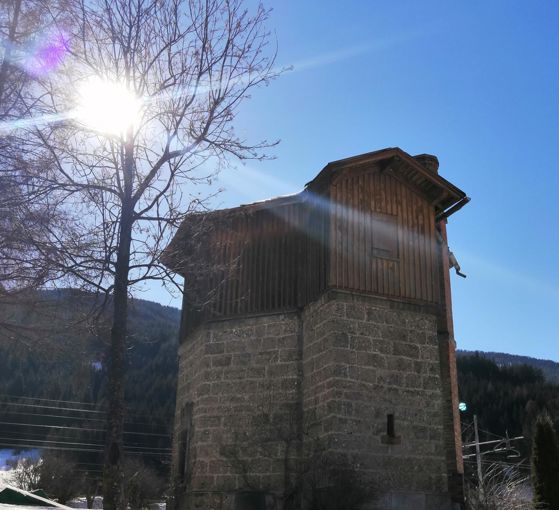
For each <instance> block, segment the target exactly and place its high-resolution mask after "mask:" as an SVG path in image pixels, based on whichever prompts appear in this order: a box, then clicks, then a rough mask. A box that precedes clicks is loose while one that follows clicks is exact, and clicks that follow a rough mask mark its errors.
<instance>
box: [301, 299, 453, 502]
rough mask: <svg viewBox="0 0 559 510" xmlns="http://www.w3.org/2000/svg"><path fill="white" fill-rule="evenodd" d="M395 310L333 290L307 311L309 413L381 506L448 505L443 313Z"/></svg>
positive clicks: (306, 394) (335, 452) (385, 302)
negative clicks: (391, 433) (391, 428)
mask: <svg viewBox="0 0 559 510" xmlns="http://www.w3.org/2000/svg"><path fill="white" fill-rule="evenodd" d="M391 306H392V308H391ZM394 306H395V305H391V303H390V302H389V301H388V300H371V299H370V298H367V297H365V296H363V297H360V296H358V295H355V294H353V295H352V294H347V293H342V292H333V291H331V292H330V293H328V294H326V295H325V296H323V297H322V298H321V299H320V300H319V301H318V302H317V303H314V304H312V305H311V306H310V307H309V308H308V309H307V310H306V311H305V319H304V338H305V345H304V374H305V377H304V412H305V415H306V416H313V419H314V421H315V424H316V425H315V430H317V433H318V434H319V435H320V436H321V438H322V440H323V441H324V442H325V443H326V444H327V448H328V451H329V453H330V455H331V456H333V457H334V458H338V459H340V461H341V462H342V463H345V464H346V465H348V466H350V467H351V468H352V469H354V470H356V471H357V472H359V473H360V474H361V475H362V476H364V478H365V480H368V481H369V484H370V485H369V487H371V488H372V489H373V492H374V493H375V494H376V496H377V497H378V500H377V506H378V508H382V509H398V510H404V509H407V508H410V509H412V508H413V509H414V510H421V509H439V508H440V509H442V508H448V507H449V506H448V505H449V498H448V494H447V493H448V482H447V467H446V462H445V460H446V457H445V444H444V439H443V429H442V405H443V398H442V389H441V378H440V359H439V348H438V339H437V321H436V315H435V314H429V313H417V312H411V311H405V310H402V309H394V308H393V307H394ZM388 414H392V415H394V419H395V433H396V438H388V437H387V415H388Z"/></svg>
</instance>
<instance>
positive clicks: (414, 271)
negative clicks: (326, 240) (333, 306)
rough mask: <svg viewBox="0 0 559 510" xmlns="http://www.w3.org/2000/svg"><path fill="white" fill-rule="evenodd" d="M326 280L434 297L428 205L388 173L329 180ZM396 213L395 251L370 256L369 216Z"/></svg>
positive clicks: (398, 295)
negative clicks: (330, 202) (331, 202)
mask: <svg viewBox="0 0 559 510" xmlns="http://www.w3.org/2000/svg"><path fill="white" fill-rule="evenodd" d="M331 195H332V200H334V207H333V214H332V218H331V228H330V233H331V236H332V239H331V254H330V256H331V260H332V263H331V266H330V273H329V284H330V286H333V287H338V288H343V289H347V290H356V291H363V292H371V293H374V294H381V295H386V296H390V297H395V298H402V299H414V300H419V301H423V302H428V303H437V302H438V292H435V291H434V289H435V288H437V285H438V284H437V283H436V282H437V280H438V274H437V271H436V263H437V262H436V257H435V242H436V241H435V232H434V221H435V220H434V210H433V208H432V207H431V205H430V204H429V202H428V201H427V200H426V199H425V198H423V197H422V196H421V195H420V193H419V192H416V191H415V190H413V189H412V188H411V187H410V186H408V185H406V184H404V183H402V182H401V181H399V180H398V179H396V178H394V177H393V176H391V175H390V174H388V173H381V172H379V171H371V172H363V173H360V174H359V175H354V176H350V175H349V176H343V175H342V176H341V177H340V178H339V179H338V180H337V181H335V183H334V184H333V185H332V189H331ZM375 214H380V215H390V216H392V217H394V218H396V222H397V223H396V224H397V229H396V231H395V233H394V235H396V236H397V246H398V252H397V256H396V257H389V256H386V257H383V256H374V255H373V249H372V247H373V246H374V243H375V235H379V233H378V232H374V231H373V230H372V222H371V217H372V216H373V215H375Z"/></svg>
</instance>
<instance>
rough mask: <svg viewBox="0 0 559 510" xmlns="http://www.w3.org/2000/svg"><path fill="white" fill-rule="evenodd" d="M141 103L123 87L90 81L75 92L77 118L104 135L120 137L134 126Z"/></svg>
mask: <svg viewBox="0 0 559 510" xmlns="http://www.w3.org/2000/svg"><path fill="white" fill-rule="evenodd" d="M141 106H142V102H141V100H140V99H139V98H138V97H136V95H135V94H134V93H133V92H132V91H130V90H129V89H128V88H127V87H126V86H125V85H124V84H122V83H117V82H111V81H108V80H103V79H101V78H97V77H96V78H91V79H89V80H87V81H86V82H84V83H83V84H82V85H81V87H80V88H79V91H78V107H77V109H76V119H77V120H78V122H80V123H81V124H83V125H84V126H86V127H88V128H90V129H93V130H94V131H98V132H100V133H103V134H107V135H120V134H122V133H124V132H125V131H126V130H127V129H128V128H129V127H131V126H134V125H137V123H138V121H139V118H140V111H141Z"/></svg>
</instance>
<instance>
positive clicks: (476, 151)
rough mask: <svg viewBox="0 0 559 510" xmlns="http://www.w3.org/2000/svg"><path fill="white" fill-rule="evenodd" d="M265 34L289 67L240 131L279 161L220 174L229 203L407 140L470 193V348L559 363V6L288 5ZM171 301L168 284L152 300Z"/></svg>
mask: <svg viewBox="0 0 559 510" xmlns="http://www.w3.org/2000/svg"><path fill="white" fill-rule="evenodd" d="M272 7H273V9H274V10H273V12H272V14H271V19H270V22H269V27H270V29H271V30H272V31H273V32H274V34H275V37H276V38H277V41H278V59H277V62H278V64H279V65H286V66H287V65H293V70H292V71H289V72H286V73H285V74H284V75H283V76H282V77H280V78H279V79H278V80H276V81H275V82H273V83H272V84H271V85H270V86H269V87H266V88H262V89H259V90H258V91H256V92H255V93H254V94H253V98H252V99H251V100H250V101H249V102H247V103H245V104H244V106H243V108H242V111H241V113H240V115H239V118H238V124H237V126H238V130H239V132H240V133H241V134H243V135H246V136H247V137H248V138H249V139H250V140H259V139H261V138H262V137H266V138H269V139H280V140H281V143H280V145H279V146H278V147H277V148H275V149H274V150H273V154H274V155H275V156H276V159H275V160H273V161H267V162H264V163H248V164H247V165H245V166H242V165H238V168H237V169H236V170H230V171H227V172H224V173H223V174H222V176H221V179H220V185H221V186H223V187H225V188H226V191H225V192H224V193H223V194H222V195H221V196H220V197H219V204H220V205H222V206H232V205H237V204H240V203H247V202H250V201H254V200H259V199H262V198H266V197H269V196H274V195H278V194H285V193H290V192H296V191H299V190H300V189H301V188H302V186H303V185H304V184H305V183H306V182H307V181H309V180H310V179H311V178H312V177H313V176H314V175H316V173H318V171H319V170H320V169H321V168H322V167H323V166H324V165H325V164H326V163H328V162H329V161H333V160H337V159H340V158H344V157H348V156H353V155H356V154H361V153H364V152H369V151H372V150H376V149H380V148H383V147H391V146H399V147H401V148H402V149H403V150H405V151H407V152H409V153H410V154H418V153H424V152H427V153H432V154H435V155H437V156H438V158H439V161H440V172H441V174H442V175H444V177H446V178H447V179H449V180H450V181H452V182H453V183H455V184H456V185H457V186H459V187H460V188H462V189H463V190H464V191H466V192H467V194H468V195H469V196H471V197H472V202H471V203H470V204H469V205H468V206H467V207H465V208H464V209H462V210H461V211H460V212H459V213H457V214H456V215H455V216H453V217H452V218H451V221H450V223H449V226H448V229H449V239H450V245H451V248H452V249H453V251H454V253H455V254H456V256H457V258H458V260H459V262H460V264H461V266H462V269H463V271H464V272H465V273H466V274H467V275H468V278H467V279H466V280H463V279H460V278H456V277H454V276H453V280H452V285H453V300H454V317H455V329H456V339H457V342H458V346H459V347H460V348H463V349H480V350H494V351H503V352H510V353H516V354H525V355H529V356H535V357H540V358H548V359H554V360H557V361H559V343H558V342H557V340H558V336H559V335H558V333H557V327H556V320H557V318H558V317H559V265H558V260H557V256H558V254H559V250H558V244H559V242H558V236H557V227H556V221H557V219H558V218H559V205H558V202H557V200H556V198H555V194H556V190H557V189H559V176H558V170H557V168H556V164H555V157H554V153H553V150H554V147H555V143H556V139H557V136H558V134H559V100H558V99H559V97H558V96H559V32H558V31H557V21H558V20H559V4H557V3H555V2H550V1H543V0H542V1H538V0H534V1H532V2H510V1H469V2H442V1H438V2H436V1H426V0H423V1H421V2H417V1H416V0H414V1H398V2H394V1H393V0H392V1H388V0H375V1H353V2H351V1H347V2H339V1H330V0H320V1H318V0H312V1H311V0H307V1H304V2H300V1H299V2H295V1H292V0H283V1H281V2H276V3H275V4H273V5H272ZM141 297H143V298H145V299H153V300H157V301H160V302H162V303H164V304H169V303H172V304H175V305H176V306H180V305H179V303H178V301H170V299H169V298H168V297H166V296H165V295H164V294H163V293H162V292H161V291H160V290H158V289H155V288H153V289H151V290H149V291H148V292H145V293H143V294H142V296H141Z"/></svg>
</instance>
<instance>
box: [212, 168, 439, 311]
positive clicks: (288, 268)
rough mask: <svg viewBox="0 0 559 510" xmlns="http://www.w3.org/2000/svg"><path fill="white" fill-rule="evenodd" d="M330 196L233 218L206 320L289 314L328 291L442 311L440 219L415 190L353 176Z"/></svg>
mask: <svg viewBox="0 0 559 510" xmlns="http://www.w3.org/2000/svg"><path fill="white" fill-rule="evenodd" d="M328 193H329V195H328V197H323V196H318V195H316V196H314V198H313V195H312V194H309V196H311V199H309V200H307V201H306V202H304V201H301V202H292V203H289V204H283V205H278V206H276V207H274V206H270V207H268V208H262V209H253V210H246V211H243V212H242V213H237V214H231V216H229V217H226V218H225V219H224V220H223V221H222V223H223V225H220V226H219V227H216V228H215V230H214V231H213V232H212V234H211V235H210V238H209V239H208V243H209V246H211V248H210V249H211V250H213V253H212V256H211V259H212V262H211V263H212V264H214V265H215V267H216V270H215V271H214V272H213V273H212V274H210V275H209V276H208V277H207V279H206V283H205V285H207V287H208V288H209V289H210V293H209V295H210V296H211V299H210V305H209V306H208V307H206V312H205V314H206V317H207V316H208V315H209V316H211V317H225V316H230V315H247V314H257V313H267V312H271V311H281V310H289V309H293V308H295V307H297V306H301V304H304V303H308V302H309V301H311V300H313V299H315V298H316V297H318V296H319V295H320V293H321V292H323V291H324V290H325V289H326V288H327V287H337V288H342V289H348V290H355V291H361V292H369V293H372V294H376V295H385V296H389V297H394V298H400V299H413V300H418V301H421V302H426V303H438V300H439V294H440V292H439V282H438V278H439V276H438V271H437V270H436V267H437V263H438V262H437V260H438V259H437V252H436V249H437V246H436V240H435V225H434V210H433V208H432V206H431V205H430V204H429V202H428V201H427V200H426V199H425V198H424V197H423V196H421V194H420V193H419V192H417V191H416V190H414V189H413V185H412V184H405V183H403V182H402V181H400V180H399V179H397V178H395V177H394V176H392V175H390V173H387V172H380V171H379V170H376V169H371V170H366V171H360V172H349V171H347V172H346V173H345V174H343V173H342V174H341V175H340V176H339V177H338V179H337V180H335V181H334V183H333V184H332V185H331V186H330V188H329V191H328ZM373 218H375V221H374V222H373ZM379 218H381V220H382V221H381V220H379ZM382 218H384V219H382ZM388 220H389V221H388ZM393 225H395V226H396V227H395V231H394V235H395V236H396V238H397V242H396V244H395V246H397V250H396V251H394V248H393V247H390V246H389V247H388V248H385V249H384V250H385V251H382V250H381V251H380V252H379V251H378V246H379V245H378V243H379V242H380V241H379V239H380V240H382V239H383V238H384V239H385V238H386V235H387V234H386V232H384V231H383V232H379V231H378V230H379V229H384V228H386V229H387V232H390V228H393V227H392V226H393ZM375 229H377V231H376V232H375ZM375 243H377V244H375ZM384 253H388V254H387V255H386V256H384V255H382V254H384ZM381 255H382V256H381ZM214 259H215V260H214Z"/></svg>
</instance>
